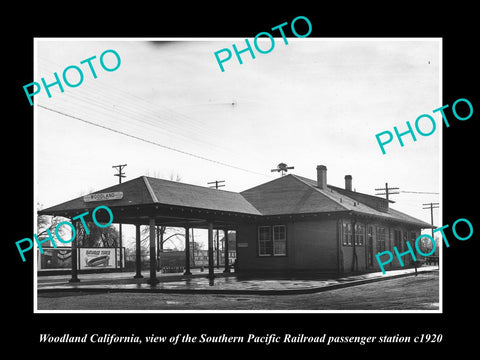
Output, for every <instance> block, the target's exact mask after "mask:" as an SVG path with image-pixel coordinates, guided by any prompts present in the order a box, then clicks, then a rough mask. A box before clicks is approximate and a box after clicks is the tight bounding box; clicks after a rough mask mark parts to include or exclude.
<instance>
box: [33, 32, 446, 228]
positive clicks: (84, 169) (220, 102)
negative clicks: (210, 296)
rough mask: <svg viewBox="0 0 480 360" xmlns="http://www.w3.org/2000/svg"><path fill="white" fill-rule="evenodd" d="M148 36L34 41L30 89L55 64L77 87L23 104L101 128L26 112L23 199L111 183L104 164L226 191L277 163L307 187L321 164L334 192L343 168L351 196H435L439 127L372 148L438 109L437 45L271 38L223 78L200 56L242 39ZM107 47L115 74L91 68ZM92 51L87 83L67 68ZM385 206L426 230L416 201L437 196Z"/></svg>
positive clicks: (256, 180)
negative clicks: (391, 191)
mask: <svg viewBox="0 0 480 360" xmlns="http://www.w3.org/2000/svg"><path fill="white" fill-rule="evenodd" d="M156 40H157V41H146V39H142V40H140V39H134V38H133V39H102V40H101V41H100V40H92V39H84V40H81V39H72V40H70V39H37V43H36V46H37V54H36V64H37V67H36V69H35V79H33V80H32V81H37V82H40V79H41V78H42V77H44V78H45V81H46V82H47V83H50V82H53V80H54V78H53V73H54V72H57V73H58V74H59V76H61V74H62V72H63V69H64V68H65V67H67V66H69V65H77V66H79V67H81V68H82V69H83V70H84V80H83V83H82V84H81V85H80V86H78V87H76V88H69V87H66V86H65V92H64V93H60V91H59V90H58V87H52V88H51V92H52V98H48V97H47V96H46V95H45V92H44V91H43V89H42V93H41V94H39V95H36V96H35V102H36V104H40V105H42V106H45V107H48V108H50V109H53V110H55V111H59V112H62V113H64V114H68V115H70V116H73V117H76V118H80V119H83V120H86V121H89V122H92V123H96V124H98V125H100V126H103V128H100V127H96V126H93V125H91V124H87V123H85V122H82V121H80V120H78V119H74V118H72V117H70V116H66V115H62V114H59V113H55V112H52V111H49V110H46V109H44V108H41V107H38V106H36V107H35V115H36V130H37V131H36V149H37V152H36V170H37V177H36V184H37V188H36V195H37V199H36V202H39V203H41V204H42V205H43V206H44V207H49V206H52V205H56V204H58V203H61V202H64V201H67V200H70V199H72V198H75V197H78V196H80V195H84V194H86V193H89V192H91V191H96V190H100V189H102V188H105V187H108V186H111V185H114V184H116V183H118V177H114V176H113V174H114V173H115V170H114V169H112V165H117V164H128V166H127V167H126V168H125V170H124V171H125V172H126V175H127V177H126V178H125V179H124V180H123V181H127V180H129V179H133V178H136V177H138V176H142V175H146V174H147V173H148V174H149V175H150V176H154V175H155V176H157V175H158V176H160V177H163V178H167V179H168V178H169V177H170V175H171V174H173V175H174V176H176V175H177V174H178V175H179V176H180V177H181V181H182V182H185V183H190V184H196V185H200V186H207V182H210V181H214V180H225V181H226V187H224V188H223V189H225V190H230V191H236V192H239V191H243V190H246V189H248V188H250V187H253V186H256V185H259V184H261V183H264V182H266V181H269V180H272V179H274V178H275V177H278V176H280V175H279V174H277V173H272V172H271V171H270V170H271V169H273V168H275V167H276V165H277V164H278V163H280V162H285V163H287V164H288V165H290V166H295V169H294V170H292V173H294V174H298V175H301V176H305V177H308V178H311V179H315V178H316V166H317V165H326V166H327V169H328V173H327V177H328V183H329V184H331V185H335V186H340V187H343V186H344V176H345V175H346V174H350V175H352V176H353V187H354V188H355V189H356V190H357V191H359V192H363V193H367V194H372V195H373V194H375V188H379V187H384V185H385V183H386V182H388V184H389V186H395V187H399V188H400V190H401V191H416V192H437V193H438V192H440V185H441V174H440V162H441V157H440V146H441V144H440V140H441V128H442V126H437V131H436V132H435V133H434V134H433V135H432V136H428V137H421V136H418V135H417V141H416V142H413V141H412V140H411V138H408V136H405V137H404V141H405V146H404V147H403V148H402V147H400V146H399V144H398V142H397V141H396V140H395V141H394V142H392V143H391V144H389V145H387V146H386V151H387V154H386V155H382V153H381V151H380V148H379V146H378V144H377V142H376V140H375V134H377V133H379V132H381V131H385V130H390V131H392V132H393V126H397V127H398V128H399V130H402V129H403V130H406V124H405V122H406V121H410V122H411V123H412V126H413V125H414V122H415V119H416V118H417V117H418V116H419V115H421V114H425V113H426V114H430V115H433V114H432V110H433V109H436V108H438V107H440V106H442V105H443V103H442V99H441V88H440V87H441V78H440V74H441V41H440V40H439V39H401V40H399V39H313V38H304V39H296V38H292V39H290V38H289V39H288V41H289V44H288V45H285V44H284V42H283V40H282V38H276V44H275V48H274V49H273V51H272V52H270V53H268V54H259V53H258V52H256V59H252V58H251V57H250V55H249V54H248V52H247V53H244V54H242V59H243V64H242V65H240V64H239V63H238V61H237V60H236V59H235V56H233V57H232V59H231V60H230V61H228V62H225V63H224V67H225V72H221V71H220V68H219V66H218V64H217V62H216V60H215V56H214V52H215V51H217V50H220V49H222V48H230V49H232V46H231V45H232V43H235V44H237V46H238V48H239V49H242V48H243V47H244V44H245V40H244V39H242V38H237V39H203V40H201V41H198V40H196V41H193V40H189V41H171V40H175V39H169V40H170V41H158V40H160V39H156ZM263 45H264V47H265V48H267V45H268V44H263ZM107 49H113V50H115V51H117V52H118V54H119V55H120V57H121V65H120V67H119V68H118V69H117V70H116V71H112V72H106V71H104V70H103V69H102V68H101V66H100V64H99V62H98V60H99V59H98V58H99V57H100V54H101V53H102V52H103V51H105V50H107ZM93 55H96V56H97V59H96V60H94V61H92V64H93V65H94V67H95V70H96V73H97V76H98V78H97V79H93V77H92V75H91V73H90V71H89V70H88V65H87V64H84V65H80V61H82V60H84V59H87V58H90V57H92V56H93ZM109 55H110V56H106V57H105V61H106V62H107V61H109V63H108V64H109V66H113V65H115V61H114V60H115V59H114V57H113V56H111V55H112V54H109ZM112 63H113V65H111V64H112ZM74 72H75V71H71V72H69V75H70V76H71V82H74V80H75V76H74V74H73V73H74ZM27 104H28V102H27ZM434 118H435V119H437V120H438V119H439V115H438V113H437V114H435V115H434ZM440 123H441V122H440V121H437V124H438V125H440ZM106 128H110V129H113V130H115V131H117V132H114V131H112V130H108V129H106ZM425 128H426V129H427V126H425ZM118 132H124V133H128V134H131V135H132V136H135V137H139V138H143V139H145V140H148V141H153V142H155V143H157V144H161V145H163V146H165V147H169V148H172V149H177V150H180V151H182V152H187V153H189V154H185V153H179V152H176V151H174V150H169V149H166V148H163V147H160V146H156V145H154V144H151V143H146V142H143V141H141V140H138V139H134V138H132V137H128V136H125V135H122V134H120V133H118ZM201 158H207V159H209V160H210V161H209V160H204V159H201ZM219 163H223V164H219ZM224 164H227V165H228V166H227V165H224ZM238 168H241V169H238ZM392 199H393V200H395V201H396V203H395V204H393V205H392V207H393V208H395V209H397V210H400V211H404V212H406V213H408V214H410V215H412V216H415V217H417V218H419V219H422V220H424V221H427V222H430V212H429V211H428V210H423V209H422V203H427V202H439V201H440V199H441V198H440V196H439V195H435V194H413V193H401V194H399V195H392ZM439 215H440V213H439V211H438V210H436V212H435V223H436V225H441V223H440V218H439Z"/></svg>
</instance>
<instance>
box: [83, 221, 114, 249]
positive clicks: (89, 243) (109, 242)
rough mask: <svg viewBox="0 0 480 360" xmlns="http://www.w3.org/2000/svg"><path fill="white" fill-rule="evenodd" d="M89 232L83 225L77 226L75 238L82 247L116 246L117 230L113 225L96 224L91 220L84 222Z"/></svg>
mask: <svg viewBox="0 0 480 360" xmlns="http://www.w3.org/2000/svg"><path fill="white" fill-rule="evenodd" d="M86 224H87V228H88V231H89V234H87V232H86V230H85V229H84V227H83V226H79V227H78V228H77V238H78V239H79V243H80V244H81V246H84V247H117V246H118V242H119V241H118V240H119V237H120V235H119V233H118V230H117V229H116V228H115V226H114V225H110V226H108V227H106V228H101V227H98V226H96V225H95V224H94V223H93V222H86Z"/></svg>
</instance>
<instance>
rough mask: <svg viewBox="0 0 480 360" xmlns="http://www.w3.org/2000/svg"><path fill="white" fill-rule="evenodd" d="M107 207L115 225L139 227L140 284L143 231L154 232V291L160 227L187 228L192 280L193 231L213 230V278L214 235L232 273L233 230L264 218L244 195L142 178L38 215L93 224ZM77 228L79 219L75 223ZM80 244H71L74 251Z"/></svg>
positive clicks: (103, 219)
mask: <svg viewBox="0 0 480 360" xmlns="http://www.w3.org/2000/svg"><path fill="white" fill-rule="evenodd" d="M101 205H103V206H107V207H108V208H109V209H110V210H111V211H112V214H113V222H114V223H118V224H132V225H135V226H136V275H135V277H136V278H139V277H142V275H141V263H140V259H141V258H140V226H141V225H148V226H149V227H150V279H149V280H148V282H149V283H150V284H151V285H155V284H157V283H158V279H157V277H156V254H155V253H156V250H155V226H157V225H162V226H171V227H183V228H185V230H186V231H185V261H186V266H185V274H186V275H189V274H190V241H189V231H188V230H189V229H190V228H204V229H208V264H209V266H208V269H209V271H208V276H209V277H210V278H213V276H214V272H213V230H214V229H219V230H223V231H225V237H226V239H225V240H226V241H225V244H226V248H225V271H226V272H229V271H230V269H229V261H228V238H227V237H228V230H235V229H236V228H237V226H238V225H239V224H242V223H249V222H255V221H256V220H257V219H258V218H259V217H260V216H261V213H260V212H259V211H258V210H257V209H256V208H255V207H254V206H253V205H252V204H250V203H249V202H248V201H247V200H246V199H245V198H244V197H243V196H242V195H241V194H239V193H235V192H230V191H224V190H217V189H210V188H205V187H201V186H196V185H189V184H184V183H180V182H175V181H168V180H163V179H157V178H152V177H147V176H141V177H138V178H135V179H132V180H130V181H126V182H124V183H121V184H117V185H114V186H111V187H108V188H105V189H102V190H99V191H96V192H94V193H91V194H88V195H85V196H82V197H78V198H76V199H73V200H70V201H67V202H64V203H62V204H59V205H55V206H52V207H49V208H47V209H44V210H40V211H39V212H38V215H52V216H62V217H66V218H70V219H73V218H74V217H77V216H78V215H81V214H84V213H86V212H88V215H86V216H85V217H84V218H85V220H86V221H91V214H92V212H93V210H94V209H95V208H97V207H98V206H101ZM95 218H96V219H97V221H99V222H103V223H107V222H109V220H110V217H109V215H108V213H107V212H106V211H98V212H97V213H96V216H95ZM73 222H74V223H76V224H75V226H78V222H80V219H76V220H73ZM76 247H77V240H76V239H75V240H73V241H72V248H73V249H75V248H76ZM70 281H71V282H76V281H80V280H79V279H78V276H77V254H76V251H72V279H71V280H70Z"/></svg>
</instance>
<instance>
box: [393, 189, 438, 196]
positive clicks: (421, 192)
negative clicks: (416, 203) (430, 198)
mask: <svg viewBox="0 0 480 360" xmlns="http://www.w3.org/2000/svg"><path fill="white" fill-rule="evenodd" d="M400 192H401V193H411V194H433V195H438V194H440V193H438V192H426V191H403V190H402V191H400Z"/></svg>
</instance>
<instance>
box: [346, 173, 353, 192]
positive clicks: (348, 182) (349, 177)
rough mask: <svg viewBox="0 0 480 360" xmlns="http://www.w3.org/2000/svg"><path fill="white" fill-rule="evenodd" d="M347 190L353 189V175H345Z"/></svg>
mask: <svg viewBox="0 0 480 360" xmlns="http://www.w3.org/2000/svg"><path fill="white" fill-rule="evenodd" d="M345 190H348V191H352V175H345Z"/></svg>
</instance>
